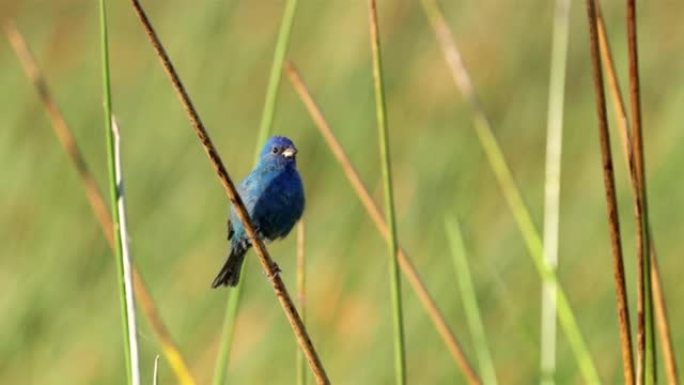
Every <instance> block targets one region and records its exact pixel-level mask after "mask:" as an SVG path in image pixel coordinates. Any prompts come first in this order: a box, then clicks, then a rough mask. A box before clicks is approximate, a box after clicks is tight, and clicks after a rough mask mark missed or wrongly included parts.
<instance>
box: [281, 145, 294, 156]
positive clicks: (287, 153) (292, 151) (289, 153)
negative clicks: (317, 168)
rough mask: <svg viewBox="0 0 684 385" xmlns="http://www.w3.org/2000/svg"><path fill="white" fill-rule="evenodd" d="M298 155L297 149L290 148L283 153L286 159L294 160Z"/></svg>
mask: <svg viewBox="0 0 684 385" xmlns="http://www.w3.org/2000/svg"><path fill="white" fill-rule="evenodd" d="M295 155H297V149H296V148H294V147H288V148H286V149H285V150H284V151H283V156H284V157H286V158H294V157H295Z"/></svg>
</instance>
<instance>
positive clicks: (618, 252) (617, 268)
mask: <svg viewBox="0 0 684 385" xmlns="http://www.w3.org/2000/svg"><path fill="white" fill-rule="evenodd" d="M587 20H588V22H589V45H590V49H591V59H592V69H593V75H594V91H595V95H596V113H597V115H598V123H599V124H598V131H599V138H600V143H601V160H602V165H603V182H604V185H605V189H606V203H607V206H606V208H607V210H608V225H609V228H610V241H611V250H612V255H613V276H614V278H615V294H616V303H617V310H618V320H619V325H620V346H621V348H622V369H623V375H624V381H625V383H626V384H634V360H633V357H632V335H631V329H630V322H629V307H628V303H627V292H626V289H625V271H624V266H623V258H622V244H621V240H620V221H619V218H618V211H617V199H616V197H615V176H614V173H613V160H612V154H611V149H610V133H609V132H608V120H607V117H606V98H605V94H604V90H603V73H602V70H601V58H600V53H599V41H598V32H597V28H596V5H595V3H594V1H593V0H587Z"/></svg>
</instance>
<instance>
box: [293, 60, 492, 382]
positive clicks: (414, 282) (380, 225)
mask: <svg viewBox="0 0 684 385" xmlns="http://www.w3.org/2000/svg"><path fill="white" fill-rule="evenodd" d="M285 71H286V73H287V76H288V79H289V80H290V83H291V84H292V86H293V88H294V89H295V91H296V92H297V94H298V95H299V98H300V99H301V101H302V103H303V104H304V106H305V107H306V109H307V111H308V112H309V114H310V115H311V118H312V120H313V121H314V123H315V125H316V128H317V129H318V131H319V132H320V134H321V136H323V139H324V140H325V142H326V143H327V144H328V147H330V151H331V152H332V153H333V155H334V156H335V159H337V161H338V163H339V164H340V166H341V167H342V171H343V172H344V174H345V176H346V177H347V179H348V181H349V184H351V186H352V188H353V189H354V191H355V192H356V195H357V197H358V198H359V200H361V204H362V205H363V207H364V208H365V209H366V212H367V213H368V215H369V216H370V218H371V220H372V221H373V223H374V224H375V227H376V228H377V229H378V231H379V232H380V234H381V235H382V237H383V238H385V239H388V238H389V235H390V234H389V228H388V226H387V224H386V223H385V220H384V219H383V216H382V214H381V213H380V210H379V209H378V206H377V205H376V204H375V202H374V201H373V198H371V195H370V193H369V192H368V189H367V188H366V186H365V185H364V183H363V181H362V180H361V177H360V176H359V173H358V172H357V171H356V169H355V168H354V166H353V165H352V163H351V161H350V160H349V157H348V156H347V154H346V153H345V151H344V149H343V148H342V146H341V145H340V143H339V142H338V141H337V138H336V137H335V134H333V132H332V129H331V128H330V125H329V124H328V122H327V121H326V120H325V117H324V116H323V113H322V112H321V110H320V108H319V107H318V105H317V104H316V102H315V101H314V99H313V97H312V96H311V93H310V92H309V89H308V87H307V86H306V84H305V83H304V81H303V80H302V77H301V75H300V74H299V71H297V69H296V67H295V66H294V64H293V63H291V62H287V63H286V65H285ZM397 258H398V261H399V267H400V268H401V270H402V271H403V273H404V274H405V276H406V279H407V280H408V282H409V284H410V285H411V287H412V288H413V290H414V292H415V293H416V295H418V299H419V300H420V302H421V304H422V305H423V308H424V309H425V311H426V312H427V314H428V315H429V317H430V319H431V320H432V322H433V324H434V326H435V329H437V332H438V333H439V335H440V336H441V337H442V340H443V341H444V343H445V344H446V346H447V348H448V349H449V352H450V353H451V356H452V357H453V359H454V361H455V362H456V364H457V365H458V366H459V367H460V368H461V370H462V371H463V374H464V375H465V376H466V378H467V380H468V382H469V383H470V384H480V380H479V378H478V377H477V374H475V371H474V370H473V368H472V366H471V365H470V363H469V362H468V359H467V358H466V356H465V354H464V353H463V349H461V346H460V344H459V342H458V339H457V338H456V336H455V335H454V333H453V332H452V331H451V329H450V328H449V325H448V324H447V323H446V321H445V320H444V315H443V314H442V312H441V311H440V310H439V308H438V307H437V304H436V303H435V301H434V300H433V299H432V296H431V295H430V293H429V292H428V290H427V288H426V287H425V283H424V282H423V280H422V279H421V278H420V276H419V275H418V272H417V271H416V268H415V267H414V266H413V263H412V262H411V260H410V259H409V257H408V255H407V254H406V252H405V251H404V249H403V248H401V247H399V248H398V252H397Z"/></svg>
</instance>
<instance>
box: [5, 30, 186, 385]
mask: <svg viewBox="0 0 684 385" xmlns="http://www.w3.org/2000/svg"><path fill="white" fill-rule="evenodd" d="M4 30H5V34H6V35H7V38H8V40H9V42H10V44H11V45H12V48H13V49H14V52H15V54H16V55H17V57H18V58H19V60H20V62H21V65H22V67H23V69H24V72H25V73H26V76H27V77H28V78H29V80H30V81H31V83H32V84H33V86H34V87H35V88H36V90H37V92H38V96H39V97H40V101H41V102H42V104H43V107H44V108H45V111H46V112H47V114H48V117H49V119H50V123H51V124H52V128H53V130H54V132H55V135H56V136H57V139H58V140H59V142H60V144H61V145H62V148H63V149H64V151H65V152H66V153H67V155H68V156H69V158H70V159H71V161H72V163H73V164H74V167H75V168H76V171H77V172H78V176H79V178H80V179H81V183H82V184H83V188H84V191H85V193H86V198H87V199H88V203H89V204H90V208H91V209H92V211H93V214H94V215H95V218H96V219H97V222H98V224H99V225H100V229H101V230H102V234H103V235H104V237H105V239H106V240H107V243H108V244H109V247H110V248H112V249H113V248H114V231H113V229H112V218H111V216H110V215H109V210H108V209H107V205H106V203H105V201H104V198H103V197H102V194H101V193H100V190H99V189H98V187H97V184H96V183H95V179H94V178H93V175H92V173H91V172H90V169H89V168H88V164H87V162H86V161H85V158H84V157H83V154H82V153H81V151H80V149H79V148H78V145H77V144H76V141H75V139H74V136H73V135H72V134H71V130H70V129H69V126H68V125H67V122H66V120H65V119H64V116H63V115H62V113H61V111H60V110H59V108H58V106H57V104H56V103H55V101H54V99H53V98H52V96H51V94H50V91H49V89H48V86H47V82H46V81H45V78H44V77H43V74H42V71H41V70H40V68H39V67H38V65H37V64H36V60H35V59H34V58H33V55H31V52H30V50H29V48H28V46H27V44H26V41H25V39H24V38H23V36H22V35H21V33H20V32H19V31H18V30H17V28H16V26H15V25H14V24H13V23H12V22H8V23H6V24H5V25H4ZM133 286H134V292H135V296H136V301H137V303H138V305H139V306H140V308H141V309H142V311H143V314H145V316H146V317H147V320H148V322H149V323H150V327H151V328H152V331H153V332H154V334H155V336H156V338H157V341H158V343H159V344H160V345H161V348H162V352H163V354H164V357H165V358H166V360H167V361H168V362H169V366H171V368H172V370H173V371H174V373H175V375H176V377H177V379H178V382H179V383H180V384H183V385H194V384H196V381H195V379H194V377H193V376H192V373H190V369H189V367H188V365H187V363H186V361H185V358H183V355H182V354H181V352H180V350H179V349H178V347H177V346H176V343H175V342H174V341H173V339H172V338H171V334H170V333H169V331H168V329H167V328H166V325H165V324H164V321H163V320H162V318H161V316H160V315H159V311H158V310H157V307H156V305H155V303H154V299H153V298H152V296H151V295H150V292H149V290H148V289H147V285H146V284H145V281H144V280H143V278H142V276H141V274H140V272H139V271H138V269H137V268H136V267H135V266H133Z"/></svg>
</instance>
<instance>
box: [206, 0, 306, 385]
mask: <svg viewBox="0 0 684 385" xmlns="http://www.w3.org/2000/svg"><path fill="white" fill-rule="evenodd" d="M296 8H297V0H287V2H286V4H285V9H284V11H283V18H282V21H281V23H280V30H279V32H278V37H277V41H276V47H275V52H274V55H273V62H272V64H271V72H270V76H269V81H268V86H267V89H266V100H265V102H264V109H263V112H262V115H261V124H260V125H259V134H258V138H257V143H256V149H255V151H254V163H256V162H257V161H258V158H259V152H260V151H261V147H262V146H263V145H264V143H266V140H267V139H268V137H269V135H270V133H271V131H272V127H273V119H274V117H275V109H276V101H277V96H278V90H279V88H280V81H281V79H282V72H283V63H284V62H285V55H286V53H287V47H288V43H289V41H290V31H291V30H292V25H293V23H294V15H295V10H296ZM248 264H249V258H248V259H247V260H245V262H244V266H243V267H242V268H243V269H245V268H247V265H248ZM246 280H247V277H246V276H245V275H243V277H242V279H240V281H239V282H238V284H237V286H236V287H234V288H233V289H231V290H230V293H229V294H228V303H227V305H226V313H225V316H224V320H223V329H222V330H223V331H222V333H221V335H222V338H221V345H220V346H219V353H218V356H217V358H216V365H215V368H214V379H213V381H212V384H213V385H223V384H224V383H225V380H226V373H227V365H228V359H229V357H230V350H231V348H232V345H233V337H234V334H235V320H236V319H237V312H238V309H239V307H240V299H241V298H242V290H243V287H244V283H245V281H246Z"/></svg>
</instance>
